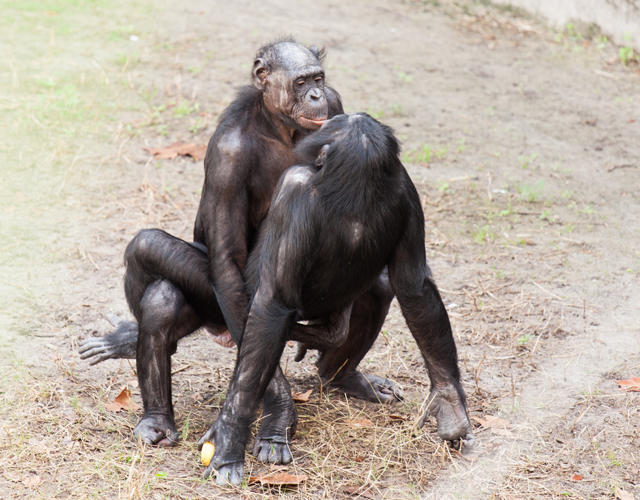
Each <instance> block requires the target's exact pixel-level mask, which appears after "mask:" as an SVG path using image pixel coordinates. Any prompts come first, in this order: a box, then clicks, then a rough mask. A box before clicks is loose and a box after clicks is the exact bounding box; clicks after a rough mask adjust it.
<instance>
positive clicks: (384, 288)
mask: <svg viewBox="0 0 640 500" xmlns="http://www.w3.org/2000/svg"><path fill="white" fill-rule="evenodd" d="M371 292H372V293H373V294H374V296H375V297H376V299H377V300H378V301H380V303H381V304H387V303H389V302H391V301H392V300H393V297H394V296H395V293H394V291H393V286H392V285H391V281H390V280H389V272H388V271H387V269H385V270H384V271H382V272H381V273H380V276H378V278H377V279H376V281H375V282H374V284H373V286H372V287H371Z"/></svg>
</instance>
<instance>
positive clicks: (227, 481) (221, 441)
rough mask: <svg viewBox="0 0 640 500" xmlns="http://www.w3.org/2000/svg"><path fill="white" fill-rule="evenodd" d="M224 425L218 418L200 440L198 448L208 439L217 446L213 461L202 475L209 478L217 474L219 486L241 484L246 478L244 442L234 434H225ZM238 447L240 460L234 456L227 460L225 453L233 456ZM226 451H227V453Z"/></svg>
mask: <svg viewBox="0 0 640 500" xmlns="http://www.w3.org/2000/svg"><path fill="white" fill-rule="evenodd" d="M223 427H224V426H223V424H222V423H220V419H219V418H218V420H216V421H215V422H214V423H213V425H212V426H211V427H210V428H209V430H208V431H207V432H205V433H204V435H203V436H202V437H201V438H200V440H199V441H198V450H200V449H202V445H203V444H204V443H205V442H206V441H210V442H212V443H213V444H214V446H215V453H214V455H213V458H212V459H211V463H210V464H209V466H208V467H207V468H206V469H205V471H204V473H203V474H202V477H203V478H204V479H208V478H210V477H211V476H212V475H213V474H215V477H216V484H217V485H218V486H229V485H232V486H239V485H240V484H242V481H243V479H244V442H243V443H242V444H240V443H238V442H237V441H236V440H234V439H233V435H232V434H225V433H224V432H223V431H222V428H223ZM227 436H228V437H227ZM238 449H239V450H240V458H239V460H234V459H233V458H232V459H231V460H225V458H224V455H231V456H232V457H233V452H234V451H236V454H237V450H238ZM225 451H227V452H226V453H225Z"/></svg>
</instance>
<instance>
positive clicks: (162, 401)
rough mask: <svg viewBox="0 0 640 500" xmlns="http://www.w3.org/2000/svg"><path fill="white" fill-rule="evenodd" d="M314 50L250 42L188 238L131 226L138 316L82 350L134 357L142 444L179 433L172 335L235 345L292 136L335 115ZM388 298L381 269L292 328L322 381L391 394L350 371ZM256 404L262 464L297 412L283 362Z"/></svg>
mask: <svg viewBox="0 0 640 500" xmlns="http://www.w3.org/2000/svg"><path fill="white" fill-rule="evenodd" d="M322 58H323V51H322V50H319V49H316V48H314V47H311V48H306V47H304V46H302V45H299V44H297V43H295V42H293V41H290V40H285V41H280V42H276V43H273V44H269V45H266V46H265V47H263V48H261V49H260V50H259V51H258V53H257V54H256V57H255V62H254V64H253V70H252V79H253V85H251V86H247V87H245V88H242V89H241V90H240V92H239V95H238V96H237V98H236V99H235V100H234V101H233V102H232V103H231V104H230V105H229V107H228V108H227V109H226V110H225V111H224V113H223V114H222V116H221V118H220V122H219V124H218V127H217V129H216V131H215V133H214V135H213V137H212V138H211V141H210V142H209V146H208V149H207V154H206V157H205V161H204V167H205V179H204V186H203V190H202V198H201V200H200V206H199V209H198V214H197V217H196V222H195V228H194V243H189V242H186V241H183V240H180V239H178V238H175V237H173V236H171V235H169V234H167V233H165V232H164V231H161V230H158V229H149V230H144V231H141V232H140V233H138V235H136V237H135V238H134V239H133V240H132V241H131V243H130V244H129V246H128V247H127V250H126V252H125V264H126V274H125V294H126V297H127V302H128V304H129V307H130V309H131V311H132V312H133V314H134V316H135V318H136V320H137V323H136V322H122V323H120V324H119V325H118V327H117V328H116V330H115V331H114V332H112V333H110V334H108V335H106V336H104V337H100V338H91V339H88V340H87V341H85V342H84V343H83V345H82V347H81V353H82V357H83V358H91V359H92V363H98V362H101V361H103V360H105V359H109V358H131V357H135V358H136V364H137V369H138V377H139V382H140V391H141V393H142V399H143V403H144V415H143V417H142V419H141V420H140V422H139V423H138V425H137V426H136V429H135V431H134V433H135V435H136V436H138V437H139V438H140V439H142V441H143V442H145V443H150V444H156V445H161V446H170V445H173V444H175V443H176V440H177V438H178V432H177V430H176V426H175V421H174V415H173V405H172V400H171V355H172V354H173V353H174V352H175V351H176V347H177V342H178V340H179V339H180V338H182V337H184V336H186V335H188V334H190V333H192V332H194V331H195V330H197V329H198V328H200V327H205V328H207V329H208V330H209V331H210V332H211V333H212V334H213V335H214V338H216V339H217V340H218V341H219V342H221V343H223V344H224V343H227V344H228V343H229V342H230V341H231V339H232V340H233V341H235V343H236V344H239V343H240V340H241V336H242V332H243V329H244V324H245V322H246V318H247V315H248V312H249V298H250V295H251V294H250V291H249V288H248V286H247V284H246V280H247V277H246V272H245V271H246V270H245V268H246V261H247V257H248V255H249V253H250V252H251V250H252V249H253V248H254V246H255V242H256V240H257V235H258V229H259V227H260V225H261V224H262V221H263V219H264V218H265V217H266V214H267V211H268V209H269V205H270V203H271V199H272V196H273V193H274V190H275V188H276V185H277V183H278V179H279V178H280V175H281V174H282V173H283V172H284V171H285V170H286V169H287V168H288V167H289V166H291V165H293V164H294V163H295V161H294V154H293V147H294V145H295V144H296V143H297V142H298V141H299V140H300V139H302V138H303V137H305V136H306V135H308V133H309V132H310V131H313V130H315V129H317V128H319V127H320V125H321V124H322V123H323V122H324V121H325V120H326V119H327V118H329V117H332V116H334V115H336V114H339V113H342V104H341V102H340V98H339V96H338V94H337V92H335V91H334V90H333V89H331V88H330V87H328V86H326V85H325V77H324V71H323V68H322ZM392 297H393V292H392V290H391V289H390V285H389V284H388V280H387V279H386V277H385V276H384V275H381V276H380V278H379V279H378V280H372V281H371V282H370V286H369V288H368V289H367V290H363V293H362V294H361V295H360V296H359V297H358V298H356V299H355V300H354V301H353V307H352V308H351V309H350V310H349V311H344V312H343V313H342V315H341V316H340V317H339V318H338V317H333V316H331V317H327V318H324V323H313V324H309V325H296V328H295V331H296V332H298V331H299V337H300V338H305V339H308V343H307V345H308V346H309V347H310V348H317V349H319V350H320V351H321V355H320V359H319V361H318V368H319V372H320V375H321V377H322V379H323V380H324V381H325V383H327V384H328V385H330V386H331V387H334V388H337V389H339V390H342V391H343V392H345V393H347V394H350V395H352V396H356V397H360V398H364V399H369V400H374V401H391V400H394V399H396V398H397V397H399V390H398V388H397V386H396V385H395V384H394V383H393V382H391V381H389V380H386V379H384V378H381V377H377V376H375V375H364V374H361V373H360V372H359V371H357V370H356V367H357V365H358V364H359V362H360V361H361V360H362V358H363V357H364V355H365V354H366V353H367V351H368V350H369V349H370V347H371V346H372V345H373V342H374V341H375V339H376V337H377V335H378V332H379V331H380V328H381V327H382V323H383V322H384V318H385V316H386V313H387V311H388V308H389V304H390V301H391V299H392ZM223 313H224V314H223ZM227 330H228V332H227ZM346 331H348V333H347V340H346V341H345V342H343V343H342V344H341V345H340V346H339V347H335V345H331V346H329V347H326V346H324V344H322V343H320V344H318V343H314V342H312V337H314V335H315V337H319V338H321V339H324V338H326V337H327V336H331V335H335V332H340V333H339V334H340V335H342V334H343V332H346ZM263 404H264V408H263V415H264V417H263V418H262V419H261V424H260V429H259V431H258V438H257V439H256V445H255V448H254V453H255V454H256V456H257V457H258V459H259V460H261V461H269V462H275V463H287V462H289V461H290V460H291V454H290V452H289V448H288V445H287V443H288V440H289V439H290V437H291V436H292V435H293V433H294V431H295V427H296V422H297V415H296V409H295V405H294V403H293V400H292V398H291V393H290V388H289V384H288V382H287V380H286V379H285V378H284V376H283V374H282V372H281V370H280V367H279V366H276V368H275V370H274V374H273V378H272V379H271V381H270V383H269V384H268V386H267V388H266V391H265V393H264V398H263Z"/></svg>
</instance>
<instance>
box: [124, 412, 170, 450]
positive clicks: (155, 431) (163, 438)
mask: <svg viewBox="0 0 640 500" xmlns="http://www.w3.org/2000/svg"><path fill="white" fill-rule="evenodd" d="M133 434H134V436H136V437H137V438H140V439H141V440H142V442H143V443H146V444H153V445H156V446H175V445H176V444H178V431H177V430H176V426H175V424H174V422H173V418H171V417H169V416H168V415H144V416H143V417H142V419H140V422H138V425H136V428H135V429H134V430H133Z"/></svg>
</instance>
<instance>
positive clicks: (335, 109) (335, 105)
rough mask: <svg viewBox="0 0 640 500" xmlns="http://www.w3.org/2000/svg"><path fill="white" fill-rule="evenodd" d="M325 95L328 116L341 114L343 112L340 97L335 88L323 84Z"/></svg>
mask: <svg viewBox="0 0 640 500" xmlns="http://www.w3.org/2000/svg"><path fill="white" fill-rule="evenodd" d="M324 93H325V96H326V97H327V104H328V107H329V118H331V117H332V116H335V115H341V114H343V113H344V109H343V108H342V98H341V97H340V94H339V93H338V91H337V90H335V89H334V88H332V87H328V86H325V88H324Z"/></svg>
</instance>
